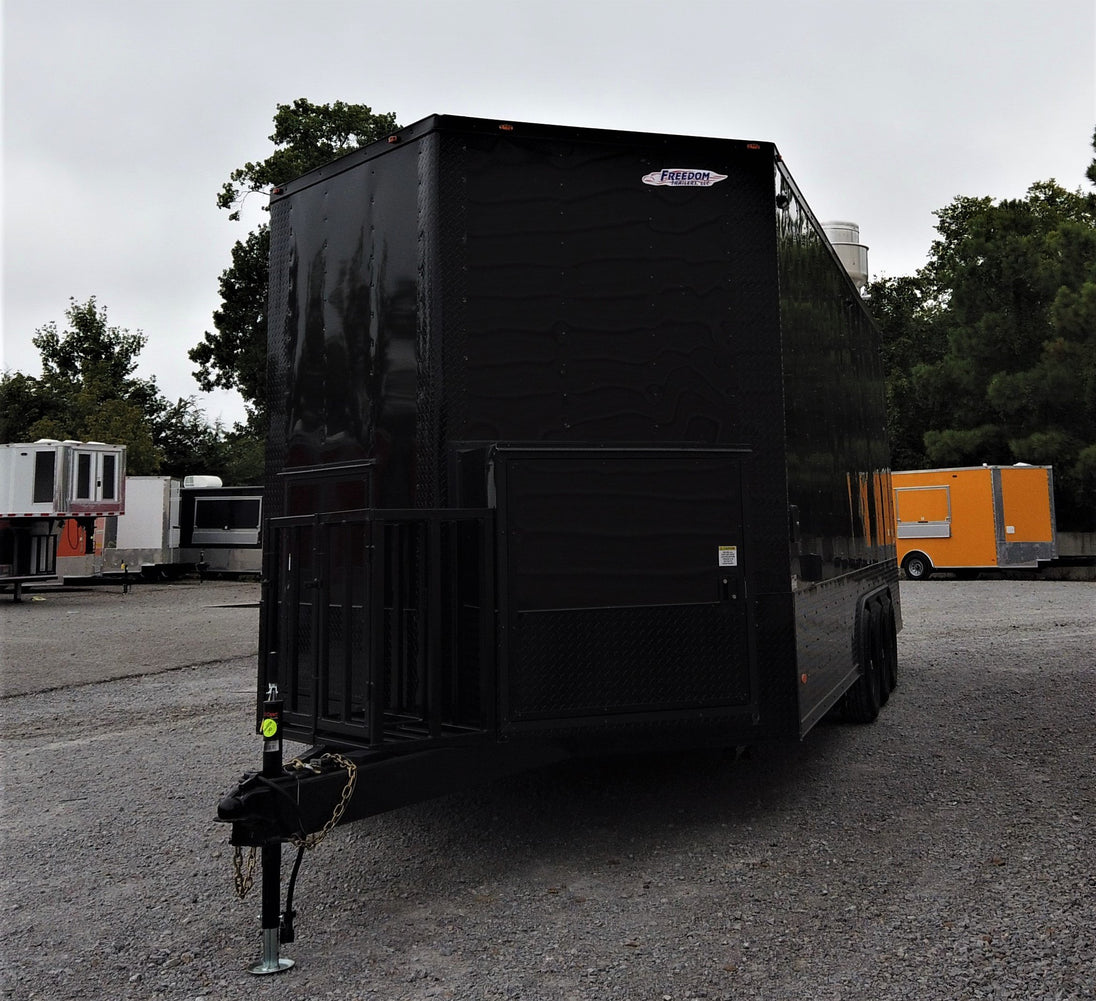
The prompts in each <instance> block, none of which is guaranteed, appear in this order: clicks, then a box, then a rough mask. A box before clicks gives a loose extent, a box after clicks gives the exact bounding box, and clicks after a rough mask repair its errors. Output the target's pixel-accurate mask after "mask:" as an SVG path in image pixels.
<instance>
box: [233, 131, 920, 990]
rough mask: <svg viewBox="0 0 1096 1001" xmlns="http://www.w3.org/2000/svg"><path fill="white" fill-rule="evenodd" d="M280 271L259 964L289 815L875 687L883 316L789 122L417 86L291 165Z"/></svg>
mask: <svg viewBox="0 0 1096 1001" xmlns="http://www.w3.org/2000/svg"><path fill="white" fill-rule="evenodd" d="M270 281H271V294H270V310H269V335H270V341H269V369H268V374H269V392H268V398H269V400H270V401H271V402H270V408H269V413H270V427H269V432H268V445H267V482H266V485H265V490H264V505H265V507H264V511H265V515H266V517H265V520H264V527H263V561H264V585H263V600H262V611H261V625H260V629H261V642H260V657H259V677H258V698H257V723H258V725H259V727H260V732H264V729H265V731H267V732H264V746H265V751H264V767H263V770H262V772H260V773H256V774H252V775H249V776H245V777H244V779H243V780H242V781H241V782H240V783H239V785H238V786H237V787H236V788H235V789H234V790H233V791H232V792H230V793H229V794H228V795H227V796H226V797H225V798H224V799H223V800H222V801H221V804H220V808H219V811H218V813H219V818H220V819H221V820H224V821H227V822H230V823H231V824H232V838H231V840H232V843H233V844H234V845H236V846H237V847H238V848H239V849H240V854H241V856H242V849H243V848H246V847H251V848H252V849H254V850H256V851H258V850H261V853H262V871H263V881H262V885H263V898H264V905H263V912H264V920H263V934H264V955H263V960H262V962H261V963H260V964H259V967H258V968H256V970H255V972H260V973H272V972H278V971H279V970H280V969H282V968H284V967H285V964H286V962H287V961H285V960H284V959H282V958H281V957H279V955H278V948H277V946H278V942H279V939H282V940H290V939H291V938H292V935H293V930H292V906H291V902H287V905H286V907H285V911H284V913H285V914H286V915H288V916H289V920H288V921H284V920H283V919H281V916H280V913H279V912H280V875H279V874H280V864H281V859H280V852H281V845H282V844H283V843H287V842H290V843H295V844H297V845H298V849H299V853H298V862H299V858H300V852H303V851H304V849H305V847H306V846H307V845H309V844H315V843H316V842H317V840H318V839H322V837H323V836H325V835H326V833H327V832H329V831H330V830H331V829H332V828H333V827H334V826H335V825H336V824H339V823H347V822H350V821H353V820H358V819H361V818H363V817H367V816H370V815H372V814H376V813H380V812H383V811H386V810H391V809H395V808H397V807H400V806H403V805H406V804H410V803H414V802H417V801H420V800H423V799H426V798H429V797H433V796H439V795H444V794H446V793H449V792H452V791H454V790H456V789H458V788H462V787H464V786H467V785H469V784H471V783H474V782H480V781H483V780H485V779H490V778H494V777H498V776H502V775H506V774H510V773H513V772H516V771H520V770H523V769H527V768H531V767H538V766H541V765H545V764H550V763H552V762H555V761H559V760H562V759H564V758H567V757H573V756H591V755H605V754H616V753H629V752H633V751H637V750H642V751H647V752H650V751H655V752H658V751H663V750H664V751H672V750H675V749H681V748H690V747H700V746H712V747H721V746H723V747H733V746H738V745H745V744H754V743H757V742H759V741H762V740H774V739H787V740H796V739H800V738H801V737H802V736H804V735H805V734H806V733H807V731H809V730H810V728H811V727H812V726H814V724H815V723H817V722H818V720H820V719H821V718H822V717H823V716H824V715H826V714H827V713H829V712H831V711H837V710H840V711H843V712H844V713H845V714H846V716H848V717H849V718H851V719H855V720H859V721H862V722H869V721H871V720H872V719H874V718H875V716H876V714H877V713H878V712H879V708H880V705H881V703H882V702H884V701H885V700H886V698H887V696H888V695H889V694H890V691H891V689H892V688H893V686H894V682H895V678H896V660H895V633H896V631H897V629H898V628H900V626H901V613H900V605H899V595H898V587H897V580H898V569H897V564H896V561H895V549H894V538H893V528H892V527H891V526H892V524H893V512H892V511H891V507H890V505H891V504H892V503H893V501H892V493H891V489H890V478H889V471H888V465H889V458H888V450H887V442H886V435H885V430H884V424H885V421H884V405H883V379H882V372H881V368H880V361H879V350H878V347H879V345H878V336H877V332H876V330H875V328H874V325H873V324H872V322H871V319H870V317H869V316H868V314H867V312H866V310H865V308H864V306H863V303H862V301H861V298H860V296H859V294H858V292H857V289H856V287H855V286H854V284H853V283H852V281H851V280H850V278H849V276H848V275H847V274H846V272H845V271H844V269H843V268H842V266H841V264H840V262H839V260H838V258H837V256H836V255H835V253H834V250H833V248H832V247H831V246H830V244H829V242H828V241H827V240H826V239H825V237H824V235H823V232H822V229H821V227H820V225H819V224H818V222H817V220H815V218H814V216H813V215H812V214H811V213H810V210H809V209H808V208H807V206H806V204H805V203H804V201H803V199H802V197H801V195H800V193H799V191H798V189H797V188H796V186H795V184H794V183H793V182H792V180H791V177H790V175H789V174H788V173H787V171H786V169H785V168H784V165H783V163H782V162H781V160H780V158H779V156H778V155H777V153H776V151H775V149H774V148H773V147H772V145H771V144H768V143H757V142H738V141H732V140H724V139H707V138H698V137H685V136H665V135H650V134H643V133H630V132H611V131H602V130H590V129H570V128H561V127H555V126H545V125H531V124H521V123H500V122H494V121H486V120H479V119H468V118H452V117H446V116H435V117H432V118H428V119H425V120H424V121H422V122H419V123H416V124H415V125H412V126H409V127H408V128H406V129H403V130H401V131H400V132H398V133H396V134H395V135H394V136H392V137H390V139H389V140H388V141H386V142H383V143H377V144H375V145H373V146H369V147H366V148H364V149H362V150H359V151H357V152H355V153H353V154H350V155H349V156H347V157H344V158H343V159H341V160H338V161H335V162H334V163H332V164H329V165H327V166H326V167H323V168H320V169H319V170H316V171H313V172H312V173H310V174H308V175H306V176H304V177H302V178H300V179H298V180H296V181H293V182H291V183H289V184H287V185H285V186H284V187H282V188H279V189H277V190H276V191H275V193H274V195H273V197H272V202H271V268H270ZM283 736H284V737H285V738H287V739H291V740H294V741H298V742H300V743H303V744H310V745H313V749H312V750H310V751H308V752H306V753H304V754H302V755H300V756H299V760H294V761H292V762H290V763H289V764H288V765H285V764H283V763H282V761H281V740H282V738H283ZM239 867H240V868H239V877H240V884H241V885H243V884H246V883H247V881H248V880H247V878H246V873H247V869H246V868H245V863H244V862H243V861H242V858H241V860H240V862H239ZM295 873H296V867H294V875H295ZM292 882H293V880H292V878H291V880H290V890H289V894H288V896H289V898H291V897H292ZM279 925H281V926H282V932H281V933H279V932H278V927H279Z"/></svg>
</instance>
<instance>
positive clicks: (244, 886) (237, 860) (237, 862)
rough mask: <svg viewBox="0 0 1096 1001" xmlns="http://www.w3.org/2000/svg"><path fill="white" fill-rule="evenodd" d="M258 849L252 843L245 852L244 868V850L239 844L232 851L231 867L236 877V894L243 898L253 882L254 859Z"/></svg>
mask: <svg viewBox="0 0 1096 1001" xmlns="http://www.w3.org/2000/svg"><path fill="white" fill-rule="evenodd" d="M258 854H259V851H258V849H257V848H256V847H255V846H254V845H252V846H251V851H250V852H248V853H247V868H246V870H245V869H244V850H243V848H241V847H240V846H239V845H237V846H236V850H235V851H234V852H233V853H232V869H233V872H234V874H235V877H236V896H237V897H239V898H240V900H243V899H244V897H246V896H247V894H248V891H249V890H250V889H251V887H252V886H253V885H254V883H255V860H256V858H257V857H258Z"/></svg>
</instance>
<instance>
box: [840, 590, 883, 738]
mask: <svg viewBox="0 0 1096 1001" xmlns="http://www.w3.org/2000/svg"><path fill="white" fill-rule="evenodd" d="M881 615H882V611H881V609H880V607H879V604H878V603H877V602H874V601H873V602H871V603H870V604H868V605H865V606H864V610H863V612H862V613H861V614H860V618H859V621H858V623H857V625H856V631H857V635H856V651H857V656H858V658H859V661H860V677H859V678H857V680H856V683H855V684H854V685H853V686H852V688H850V689H849V691H848V694H846V696H845V717H846V719H848V720H849V722H850V723H874V722H875V718H876V717H877V716H878V715H879V707H880V705H882V695H881V691H880V689H881V687H882V679H881V677H880V674H881V672H880V667H881V664H880V650H881V648H882V643H881V642H880V635H881V634H880V630H879V620H880V617H881Z"/></svg>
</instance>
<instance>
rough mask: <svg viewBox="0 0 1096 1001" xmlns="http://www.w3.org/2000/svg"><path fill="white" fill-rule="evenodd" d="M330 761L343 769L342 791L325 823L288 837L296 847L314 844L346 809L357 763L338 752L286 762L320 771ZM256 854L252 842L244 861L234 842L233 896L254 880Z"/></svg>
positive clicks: (299, 769) (289, 765) (244, 892)
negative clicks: (309, 832) (234, 889)
mask: <svg viewBox="0 0 1096 1001" xmlns="http://www.w3.org/2000/svg"><path fill="white" fill-rule="evenodd" d="M328 761H333V762H334V763H335V764H336V765H338V766H339V767H340V768H345V769H346V785H344V786H343V790H342V793H341V794H340V796H339V801H338V802H337V803H336V804H335V809H334V810H332V811H331V816H330V817H329V818H328V821H327V823H326V824H324V825H323V827H322V828H320V830H318V831H314V832H313V833H312V834H307V835H305V836H304V837H291V838H290V839H289V840H290V841H291V842H292V843H293V844H294V845H296V846H297V847H298V848H302V847H303V848H315V847H316V846H317V845H318V844H319V843H320V842H321V841H323V839H324V838H326V837H327V835H328V834H330V833H331V831H332V830H333V829H334V827H335V825H336V824H338V822H339V821H340V820H342V815H343V814H344V813H345V812H346V806H347V804H348V803H349V802H350V798H351V796H353V795H354V787H355V786H356V785H357V784H358V766H357V765H356V764H354V762H353V761H351V760H350V759H349V758H344V757H343V756H342V755H341V754H334V753H327V754H324V755H322V756H320V757H319V758H313V759H312V760H311V761H308V762H305V761H301V759H300V758H294V759H293V760H292V761H290V762H288V763H287V765H286V768H287V770H288V769H292V770H293V771H296V772H313V773H315V774H317V775H318V774H320V772H321V771H322V770H323V765H324V763H325V762H328ZM257 857H258V849H257V848H255V846H254V845H252V847H251V851H250V852H248V856H247V864H246V866H245V864H244V852H243V848H241V847H240V846H239V845H237V846H236V849H235V851H234V852H233V854H232V867H233V871H234V874H235V879H236V896H237V897H239V898H240V900H243V899H244V897H246V896H247V894H248V892H249V891H250V890H251V887H252V886H253V885H254V883H255V864H256V859H257Z"/></svg>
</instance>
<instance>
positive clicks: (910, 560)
mask: <svg viewBox="0 0 1096 1001" xmlns="http://www.w3.org/2000/svg"><path fill="white" fill-rule="evenodd" d="M902 569H903V570H904V571H905V572H906V577H908V578H909V579H910V580H928V579H929V577H931V576H932V560H930V559H929V558H928V557H927V556H926V555H925V554H924V553H916V552H915V553H907V554H906V558H905V559H904V560H902Z"/></svg>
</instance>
